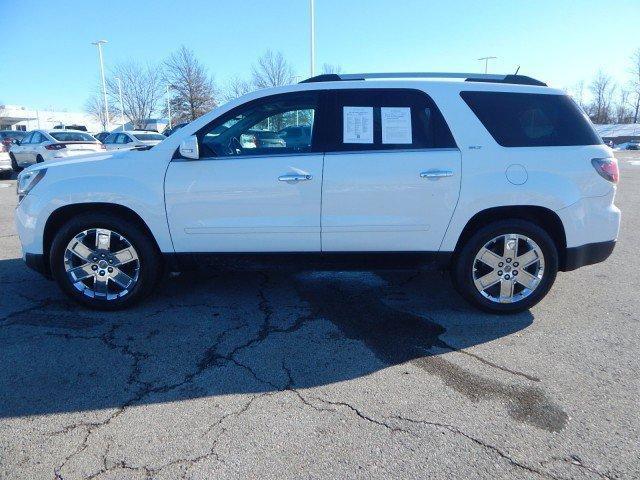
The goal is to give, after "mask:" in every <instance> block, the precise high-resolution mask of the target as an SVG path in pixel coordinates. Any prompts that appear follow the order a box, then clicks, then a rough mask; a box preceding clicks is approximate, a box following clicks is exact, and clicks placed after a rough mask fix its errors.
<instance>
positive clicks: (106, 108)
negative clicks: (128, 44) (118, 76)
mask: <svg viewBox="0 0 640 480" xmlns="http://www.w3.org/2000/svg"><path fill="white" fill-rule="evenodd" d="M105 43H107V41H106V40H96V41H95V42H91V45H95V46H96V47H98V57H100V76H101V77H102V95H103V97H104V116H105V124H106V125H107V126H108V125H109V104H108V103H107V84H106V83H105V81H104V62H103V61H102V45H104V44H105Z"/></svg>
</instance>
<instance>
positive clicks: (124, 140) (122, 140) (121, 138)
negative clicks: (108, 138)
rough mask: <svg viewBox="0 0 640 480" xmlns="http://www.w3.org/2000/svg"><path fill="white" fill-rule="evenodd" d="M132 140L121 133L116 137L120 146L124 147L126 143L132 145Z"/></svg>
mask: <svg viewBox="0 0 640 480" xmlns="http://www.w3.org/2000/svg"><path fill="white" fill-rule="evenodd" d="M130 142H131V139H130V138H129V136H128V135H126V134H124V133H119V134H118V135H117V136H116V142H115V143H117V144H118V145H123V144H125V143H130Z"/></svg>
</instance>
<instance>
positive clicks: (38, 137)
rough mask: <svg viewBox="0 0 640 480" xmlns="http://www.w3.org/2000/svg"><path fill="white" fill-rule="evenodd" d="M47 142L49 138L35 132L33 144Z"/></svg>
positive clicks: (32, 138) (32, 139)
mask: <svg viewBox="0 0 640 480" xmlns="http://www.w3.org/2000/svg"><path fill="white" fill-rule="evenodd" d="M45 141H47V138H46V137H45V136H44V135H42V134H41V133H40V132H34V134H33V137H31V143H42V142H45Z"/></svg>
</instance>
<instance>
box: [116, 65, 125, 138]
mask: <svg viewBox="0 0 640 480" xmlns="http://www.w3.org/2000/svg"><path fill="white" fill-rule="evenodd" d="M115 78H116V80H117V81H118V95H120V123H122V131H123V132H124V102H123V101H122V82H121V81H120V77H115Z"/></svg>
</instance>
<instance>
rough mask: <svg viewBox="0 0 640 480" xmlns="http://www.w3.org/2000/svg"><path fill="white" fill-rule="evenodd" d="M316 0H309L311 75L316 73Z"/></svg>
mask: <svg viewBox="0 0 640 480" xmlns="http://www.w3.org/2000/svg"><path fill="white" fill-rule="evenodd" d="M314 4H315V0H309V8H310V9H311V76H312V77H313V76H314V75H315V74H316V12H315V5H314Z"/></svg>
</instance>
